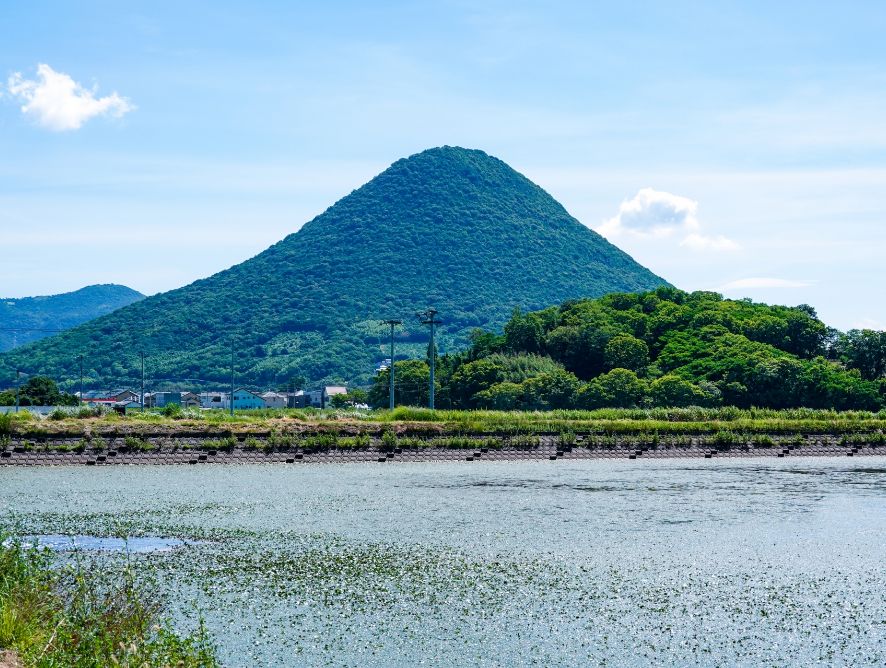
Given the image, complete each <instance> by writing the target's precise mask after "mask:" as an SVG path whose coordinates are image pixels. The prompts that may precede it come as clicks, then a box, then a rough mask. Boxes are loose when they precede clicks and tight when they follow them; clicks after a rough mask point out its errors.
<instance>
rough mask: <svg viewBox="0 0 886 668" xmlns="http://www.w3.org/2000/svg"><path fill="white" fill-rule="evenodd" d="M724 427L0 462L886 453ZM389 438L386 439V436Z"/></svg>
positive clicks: (16, 456) (203, 446)
mask: <svg viewBox="0 0 886 668" xmlns="http://www.w3.org/2000/svg"><path fill="white" fill-rule="evenodd" d="M726 440H727V439H725V438H724V436H723V435H722V434H720V435H714V436H712V437H704V436H691V437H690V436H686V437H683V438H670V439H667V438H665V439H657V440H645V441H642V442H641V441H639V440H637V439H624V438H622V439H614V440H612V441H611V442H606V443H600V442H598V439H596V438H594V437H593V436H591V435H583V434H578V435H576V434H571V433H570V434H568V435H562V434H561V435H542V436H534V437H519V438H514V437H489V436H476V435H475V436H462V437H458V438H449V439H446V438H436V439H417V438H402V439H401V438H396V437H394V438H388V439H384V437H382V438H379V439H371V438H368V439H365V440H363V441H361V442H359V443H357V444H355V443H354V442H353V440H346V441H338V440H336V441H333V442H326V443H323V444H313V445H306V444H304V443H303V444H302V445H301V447H297V446H291V445H290V446H287V445H280V444H277V443H276V441H274V439H272V438H270V437H269V438H265V439H258V438H255V437H250V438H247V439H242V440H238V439H236V438H233V437H231V438H229V439H226V440H222V441H220V440H218V439H209V438H195V437H190V438H180V439H173V438H159V439H152V440H141V441H139V443H138V444H136V445H133V441H132V438H131V437H128V438H122V439H120V438H114V439H103V440H102V442H101V443H100V444H96V442H95V441H93V442H92V443H91V444H86V443H84V442H83V441H81V440H74V439H67V441H65V440H61V441H59V440H55V441H52V442H46V443H43V444H41V445H39V446H38V445H36V444H33V443H31V444H27V445H25V444H24V443H25V441H24V440H22V439H15V440H13V441H12V442H11V445H9V446H7V448H6V449H4V450H3V451H2V452H0V466H109V465H134V464H192V465H202V464H271V463H276V464H324V463H326V464H329V463H346V462H354V463H356V462H363V463H397V462H402V463H405V462H430V461H464V462H472V461H487V460H489V461H527V460H538V461H555V460H585V459H665V458H668V459H672V458H707V459H711V458H715V457H716V458H718V459H719V458H723V457H764V458H765V457H769V458H771V457H777V458H783V457H834V456H843V457H845V456H848V457H860V456H866V455H883V454H886V447H883V446H882V445H880V444H879V443H864V442H861V441H860V439H846V438H845V437H835V436H832V435H826V434H813V435H806V436H796V435H795V436H792V437H784V436H763V437H760V436H759V435H758V436H757V437H756V438H755V439H751V440H749V441H745V440H743V439H737V438H732V439H730V440H729V441H728V442H726ZM384 441H387V442H384Z"/></svg>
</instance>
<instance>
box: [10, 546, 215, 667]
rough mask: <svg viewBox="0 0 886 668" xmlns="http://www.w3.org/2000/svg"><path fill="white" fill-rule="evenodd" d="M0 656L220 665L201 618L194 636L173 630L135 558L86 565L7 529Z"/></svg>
mask: <svg viewBox="0 0 886 668" xmlns="http://www.w3.org/2000/svg"><path fill="white" fill-rule="evenodd" d="M102 563H103V564H104V562H102ZM0 657H2V659H3V660H5V661H6V664H4V665H7V664H8V665H11V666H21V667H22V668H31V667H40V668H43V667H45V668H54V667H56V666H58V667H61V666H65V667H68V666H71V667H74V668H106V667H107V666H131V667H133V668H135V667H136V666H138V667H142V666H152V667H153V666H177V667H178V666H180V667H182V668H213V667H215V666H217V665H219V664H218V662H217V660H216V657H215V650H214V648H213V645H212V643H211V642H210V640H209V638H208V636H207V635H206V632H205V630H204V629H203V626H202V622H201V624H200V625H199V626H198V628H197V630H196V632H195V633H194V634H192V635H181V634H179V633H177V632H176V631H174V630H173V629H172V627H171V625H170V623H169V621H168V619H167V618H166V616H165V615H164V612H163V609H162V607H161V604H160V600H159V598H158V597H157V596H156V595H155V594H154V593H153V588H152V587H151V585H150V583H149V582H146V581H145V580H144V578H141V577H138V576H136V573H135V569H134V567H133V566H132V565H131V564H130V563H129V562H128V560H127V561H126V563H125V564H124V566H123V568H122V571H120V570H116V569H113V568H111V569H110V570H105V569H104V568H103V567H102V566H99V565H97V564H96V565H92V566H89V567H87V565H85V564H83V563H82V562H81V561H79V560H77V559H74V560H72V561H67V560H65V559H64V558H62V557H59V556H57V555H56V554H54V553H52V552H50V551H49V550H44V549H39V548H36V547H25V546H23V545H22V544H21V543H20V542H18V541H16V540H15V539H13V538H11V537H10V536H8V535H5V534H4V533H3V532H0Z"/></svg>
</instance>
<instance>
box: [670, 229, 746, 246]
mask: <svg viewBox="0 0 886 668" xmlns="http://www.w3.org/2000/svg"><path fill="white" fill-rule="evenodd" d="M680 245H681V246H686V247H687V248H691V249H692V250H697V251H703V250H711V251H734V250H738V249H739V248H740V246H739V245H738V244H737V243H735V242H734V241H733V240H732V239H729V238H727V237H724V236H723V235H722V234H719V235H717V236H712V237H708V236H705V235H704V234H698V233H696V232H693V233H692V234H689V235H687V237H686V238H685V239H683V241H681V242H680Z"/></svg>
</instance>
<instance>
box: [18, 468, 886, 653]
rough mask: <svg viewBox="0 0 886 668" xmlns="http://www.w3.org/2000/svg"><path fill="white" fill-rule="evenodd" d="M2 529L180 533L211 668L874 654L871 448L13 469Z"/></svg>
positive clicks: (884, 617)
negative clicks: (218, 667) (640, 457)
mask: <svg viewBox="0 0 886 668" xmlns="http://www.w3.org/2000/svg"><path fill="white" fill-rule="evenodd" d="M0 526H6V527H11V528H13V529H14V530H15V531H16V532H18V533H19V535H36V534H42V535H50V534H55V535H61V536H72V535H79V536H120V535H129V536H134V537H148V538H150V537H155V536H164V537H169V538H175V539H178V540H181V541H183V542H184V543H185V544H184V545H181V546H179V547H177V548H176V549H171V550H170V549H167V550H164V551H152V552H147V553H143V554H142V553H138V552H137V551H135V555H134V558H135V559H137V560H138V559H140V560H145V561H147V562H150V563H151V564H152V565H154V566H155V567H156V569H157V573H158V577H159V579H160V583H161V586H162V588H163V589H164V590H165V591H166V592H167V593H168V594H169V596H168V599H169V604H170V607H171V608H174V609H176V610H178V611H180V613H181V615H182V616H181V618H180V619H179V623H181V624H182V625H183V626H186V625H187V624H188V621H187V619H192V618H193V617H194V609H195V606H196V609H198V610H199V611H200V612H201V613H202V614H203V616H204V617H205V618H206V621H207V624H208V626H209V629H210V631H211V632H212V633H213V635H214V637H215V638H216V640H217V642H218V644H219V648H220V652H221V655H222V657H223V659H224V661H225V663H226V664H227V665H230V666H256V665H263V666H264V665H267V666H302V665H308V666H314V665H331V666H375V665H377V666H403V665H426V666H464V665H478V666H529V665H541V666H561V665H562V666H579V665H580V666H597V665H599V666H660V665H680V666H715V665H716V666H758V665H779V666H782V665H806V666H818V665H820V666H833V665H847V666H848V665H851V666H864V665H870V666H883V665H886V597H884V595H883V593H884V587H886V458H882V457H876V458H874V457H866V458H863V459H846V458H796V459H780V460H772V461H767V462H761V461H760V460H751V459H748V460H737V459H731V460H719V461H718V460H716V459H712V460H703V461H697V460H676V459H675V460H658V461H626V460H625V461H613V460H608V461H569V462H565V461H555V462H548V461H544V462H472V463H467V462H458V463H416V464H398V465H394V466H391V465H388V464H386V465H370V464H343V465H319V466H305V465H298V466H281V465H257V466H212V465H207V466H196V467H195V466H190V467H185V466H172V467H160V466H145V467H137V466H130V467H123V466H111V467H101V468H98V467H96V468H89V469H85V468H56V467H53V468H16V469H4V470H2V471H0ZM67 540H70V539H67ZM132 540H133V539H132V538H131V539H130V543H131V541H132ZM151 540H156V539H155V538H152V539H151Z"/></svg>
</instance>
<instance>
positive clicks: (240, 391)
mask: <svg viewBox="0 0 886 668" xmlns="http://www.w3.org/2000/svg"><path fill="white" fill-rule="evenodd" d="M225 403H226V404H227V406H226V408H230V406H231V404H230V395H227V397H225ZM264 407H265V400H264V399H262V398H261V395H260V394H256V393H255V392H253V391H251V390H247V389H245V388H243V387H240V388H237V389H236V390H234V410H235V411H242V410H254V409H256V408H264Z"/></svg>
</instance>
